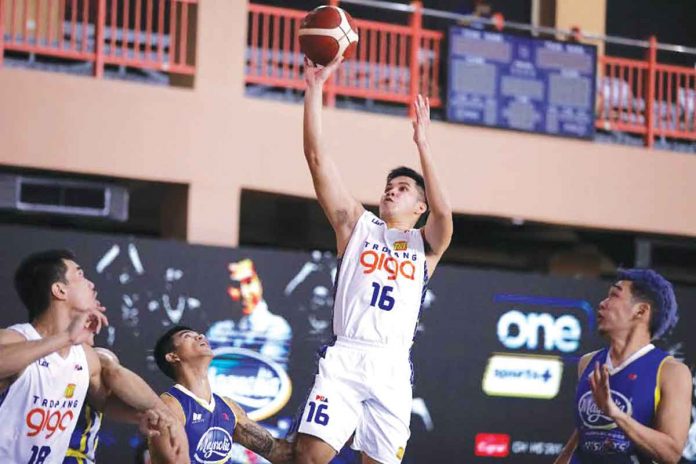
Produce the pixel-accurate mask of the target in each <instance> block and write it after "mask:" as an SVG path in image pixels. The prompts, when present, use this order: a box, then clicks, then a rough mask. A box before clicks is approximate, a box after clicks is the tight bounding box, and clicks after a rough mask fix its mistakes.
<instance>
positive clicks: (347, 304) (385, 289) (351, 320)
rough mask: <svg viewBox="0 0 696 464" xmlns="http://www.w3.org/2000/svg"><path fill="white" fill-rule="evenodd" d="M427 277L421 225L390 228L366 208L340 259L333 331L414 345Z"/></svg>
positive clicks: (355, 337) (376, 340)
mask: <svg viewBox="0 0 696 464" xmlns="http://www.w3.org/2000/svg"><path fill="white" fill-rule="evenodd" d="M426 283H427V273H426V264H425V250H424V243H423V237H422V235H421V231H420V230H418V229H410V230H406V231H402V230H397V229H388V228H387V225H386V224H385V223H384V221H382V220H381V219H379V218H378V217H377V216H375V215H374V214H372V213H371V212H369V211H365V212H364V213H363V214H362V216H360V219H359V220H358V223H357V224H356V225H355V229H354V230H353V234H352V235H351V237H350V240H349V242H348V246H347V247H346V250H345V252H344V253H343V257H342V259H341V262H340V268H339V271H338V278H337V283H336V298H335V301H334V319H333V329H334V334H335V335H337V336H339V337H345V338H349V339H356V340H360V341H366V342H372V343H379V344H388V345H393V346H403V347H404V348H408V347H410V346H411V343H412V341H413V336H414V334H415V330H416V324H417V323H418V316H419V313H420V307H421V302H422V299H423V293H424V291H425V286H426Z"/></svg>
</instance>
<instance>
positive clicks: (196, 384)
mask: <svg viewBox="0 0 696 464" xmlns="http://www.w3.org/2000/svg"><path fill="white" fill-rule="evenodd" d="M209 364H210V363H209V362H206V363H197V364H196V365H186V366H182V369H181V372H180V374H179V376H178V378H177V382H178V383H180V384H181V385H183V386H184V387H186V389H188V390H189V391H190V392H191V393H193V394H194V395H196V396H197V397H199V398H200V399H202V400H204V401H207V402H210V399H211V397H212V391H211V389H210V381H208V365H209Z"/></svg>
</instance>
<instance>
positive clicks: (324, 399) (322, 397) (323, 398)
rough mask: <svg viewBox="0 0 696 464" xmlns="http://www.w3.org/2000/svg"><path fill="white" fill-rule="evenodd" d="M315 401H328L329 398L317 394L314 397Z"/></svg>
mask: <svg viewBox="0 0 696 464" xmlns="http://www.w3.org/2000/svg"><path fill="white" fill-rule="evenodd" d="M315 400H316V401H321V402H322V403H328V402H329V399H328V398H327V397H325V396H324V395H317V397H316V398H315Z"/></svg>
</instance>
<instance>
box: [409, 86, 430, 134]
mask: <svg viewBox="0 0 696 464" xmlns="http://www.w3.org/2000/svg"><path fill="white" fill-rule="evenodd" d="M413 109H414V110H415V111H414V112H415V118H414V119H413V121H411V124H413V141H414V142H416V145H419V146H420V145H422V144H426V143H428V132H429V131H430V99H429V98H424V97H423V95H421V94H418V97H417V98H416V101H414V102H413Z"/></svg>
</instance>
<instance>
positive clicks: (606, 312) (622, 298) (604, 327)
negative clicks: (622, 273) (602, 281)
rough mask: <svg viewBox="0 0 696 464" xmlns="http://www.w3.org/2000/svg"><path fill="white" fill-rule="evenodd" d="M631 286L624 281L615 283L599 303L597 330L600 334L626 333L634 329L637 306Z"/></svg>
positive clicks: (628, 282)
mask: <svg viewBox="0 0 696 464" xmlns="http://www.w3.org/2000/svg"><path fill="white" fill-rule="evenodd" d="M631 285H632V284H631V282H630V281H626V280H620V281H618V282H616V283H615V284H613V285H612V286H611V287H609V293H608V294H607V297H606V298H605V299H604V300H602V301H601V302H600V303H599V307H598V309H597V328H598V329H599V332H600V333H601V334H613V333H621V332H628V331H630V330H631V329H632V328H633V327H634V325H635V323H636V315H637V313H638V309H637V306H638V304H637V303H636V302H635V301H634V300H633V294H632V293H631Z"/></svg>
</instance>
